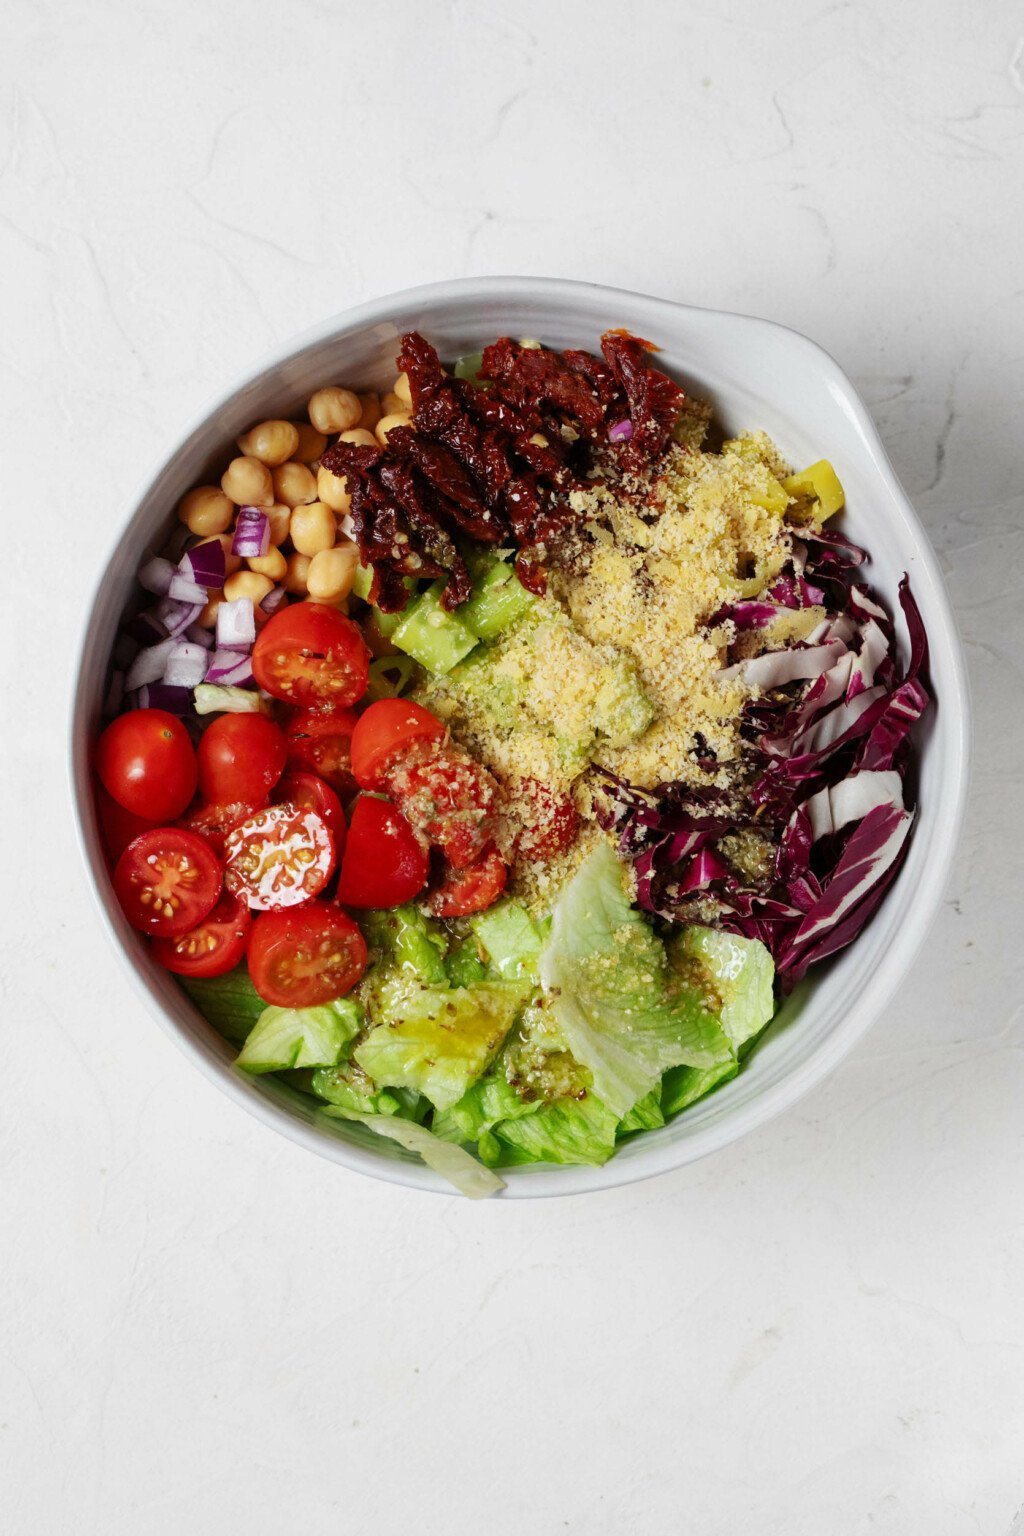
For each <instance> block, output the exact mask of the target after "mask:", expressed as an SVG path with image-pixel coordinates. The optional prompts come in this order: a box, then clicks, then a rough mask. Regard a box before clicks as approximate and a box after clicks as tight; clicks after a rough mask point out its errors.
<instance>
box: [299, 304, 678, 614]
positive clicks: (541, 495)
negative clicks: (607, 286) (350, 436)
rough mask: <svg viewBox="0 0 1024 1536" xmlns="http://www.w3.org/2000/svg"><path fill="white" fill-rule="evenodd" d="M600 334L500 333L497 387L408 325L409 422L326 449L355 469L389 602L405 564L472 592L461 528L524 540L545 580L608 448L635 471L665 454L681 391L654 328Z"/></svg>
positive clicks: (400, 587) (448, 590)
mask: <svg viewBox="0 0 1024 1536" xmlns="http://www.w3.org/2000/svg"><path fill="white" fill-rule="evenodd" d="M601 348H602V352H603V354H604V356H603V358H602V357H596V356H594V355H593V354H592V353H590V352H582V351H576V350H568V351H565V352H555V351H552V350H550V349H549V348H537V347H523V346H521V345H520V344H519V343H518V342H515V341H512V340H510V339H509V337H507V336H503V337H501V338H500V339H499V340H498V341H496V342H494V343H493V344H492V345H491V346H489V347H488V348H487V349H486V351H485V352H484V360H483V365H482V374H483V376H484V377H485V378H486V379H487V380H488V381H489V387H488V388H487V389H486V390H480V389H476V388H474V387H473V385H472V384H470V383H469V381H468V380H465V379H456V378H453V377H451V376H450V375H448V374H446V373H445V371H444V369H443V368H442V366H441V362H440V359H439V358H438V355H437V352H436V351H435V349H434V348H433V347H432V346H431V345H430V344H429V342H427V341H425V340H424V338H423V337H422V336H421V335H419V333H418V332H416V331H410V332H409V334H408V335H406V336H403V338H402V346H401V351H400V352H399V354H398V360H397V361H398V366H399V368H400V369H402V370H403V371H404V372H405V373H406V374H408V377H409V388H410V391H411V395H412V420H411V424H410V426H409V427H398V428H396V429H395V430H394V431H392V432H390V433H389V434H388V443H387V448H386V450H385V449H379V448H369V447H365V446H358V445H356V444H352V443H340V442H339V443H336V444H335V445H334V446H333V447H332V448H329V449H328V450H327V452H326V453H325V454H324V455H323V460H322V462H323V464H324V465H325V466H326V467H327V468H328V469H330V470H332V471H333V472H334V473H335V474H338V475H344V476H345V478H346V480H347V482H348V488H349V491H350V494H351V497H352V506H351V513H350V515H351V518H352V527H353V533H354V535H355V539H356V542H357V543H358V545H359V551H360V556H361V559H362V561H363V563H364V564H365V565H369V566H372V567H373V571H374V579H373V583H372V587H371V598H372V600H373V602H374V603H375V604H376V605H377V606H378V607H379V608H380V609H381V610H382V611H383V612H386V613H390V612H395V611H397V609H399V608H401V607H402V606H403V605H404V603H405V601H406V598H407V594H406V589H405V586H404V578H405V577H406V576H416V577H429V578H432V579H433V578H438V577H440V578H442V579H443V580H444V582H445V590H444V594H443V596H442V603H443V605H444V606H445V607H446V608H448V609H452V608H455V607H457V606H458V605H459V604H460V603H463V602H465V601H466V599H467V597H468V596H469V593H470V589H471V583H470V578H469V572H468V570H467V569H466V565H465V561H464V560H463V558H462V555H461V554H460V551H459V547H458V543H457V539H458V538H459V537H461V536H468V537H469V538H471V539H473V540H475V541H476V542H478V543H484V544H502V543H505V544H511V545H513V546H514V547H515V548H516V551H517V554H516V571H517V573H518V575H519V579H520V580H521V581H522V582H523V584H524V586H526V587H528V588H529V590H530V591H532V592H543V591H544V590H545V583H546V577H545V569H544V567H545V564H546V562H547V560H548V559H549V558H550V557H551V555H552V553H553V552H554V551H555V550H557V547H558V544H559V542H560V540H561V539H562V538H563V536H564V532H565V529H566V527H567V526H568V525H571V524H572V523H575V522H578V521H579V520H580V517H581V516H582V514H581V513H579V512H577V511H574V510H573V509H572V508H571V507H570V505H569V495H570V493H571V492H572V491H573V490H579V489H591V488H593V485H594V476H595V473H596V471H595V467H594V466H595V455H596V453H597V451H598V450H599V449H600V450H601V451H602V452H605V453H609V452H614V453H615V455H616V457H617V458H618V461H619V462H620V463H621V465H622V466H623V468H626V469H629V470H631V471H634V472H636V471H639V470H641V469H643V468H645V467H647V466H649V465H651V464H653V463H654V462H655V461H656V460H657V459H658V458H659V457H660V455H661V454H662V453H663V452H664V450H665V448H666V447H667V445H668V443H669V441H670V439H671V435H672V429H673V427H674V425H675V421H676V418H677V416H678V414H679V411H680V409H681V408H682V405H683V402H684V400H685V395H684V393H683V391H682V390H681V389H680V388H679V386H678V385H677V384H674V383H673V382H672V380H671V379H669V378H667V377H666V376H665V375H664V374H662V373H660V372H659V371H658V370H657V369H656V368H655V367H654V366H653V364H652V363H651V362H650V360H649V354H650V352H651V350H652V348H651V345H650V343H649V342H645V341H642V340H640V339H639V338H638V337H635V336H630V335H629V334H628V333H626V332H618V331H612V332H608V333H607V334H606V335H605V336H604V337H602V339H601ZM627 416H628V417H629V418H630V420H631V421H632V424H633V431H632V436H631V437H630V438H629V439H628V440H627V441H625V442H619V443H616V444H615V445H610V444H609V442H608V427H609V426H610V425H611V424H613V423H616V422H619V421H621V420H623V419H624V418H625V417H627Z"/></svg>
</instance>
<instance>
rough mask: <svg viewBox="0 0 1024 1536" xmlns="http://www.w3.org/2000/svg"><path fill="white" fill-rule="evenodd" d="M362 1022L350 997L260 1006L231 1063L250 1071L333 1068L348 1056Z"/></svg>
mask: <svg viewBox="0 0 1024 1536" xmlns="http://www.w3.org/2000/svg"><path fill="white" fill-rule="evenodd" d="M363 1023H364V1018H363V1010H362V1009H361V1008H360V1006H359V1004H358V1003H357V1002H355V1001H354V1000H353V999H352V998H350V997H339V998H338V999H337V1001H336V1002H333V1003H322V1004H321V1005H320V1006H319V1007H316V1008H274V1007H269V1008H268V1007H264V1009H263V1012H262V1013H261V1014H260V1016H259V1019H258V1020H257V1021H256V1026H255V1028H254V1029H253V1030H252V1031H251V1032H250V1034H249V1035H248V1037H247V1039H246V1042H245V1044H244V1045H243V1047H242V1050H241V1053H240V1054H239V1056H238V1057H237V1058H236V1060H235V1065H236V1066H237V1067H241V1069H242V1071H243V1072H253V1073H256V1072H282V1071H286V1070H287V1069H288V1068H290V1067H333V1066H334V1065H336V1063H337V1062H339V1061H342V1060H344V1058H345V1056H347V1055H348V1051H349V1047H350V1046H351V1043H352V1041H353V1040H354V1039H355V1037H356V1036H357V1035H358V1034H359V1031H360V1030H361V1029H362V1027H363Z"/></svg>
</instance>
